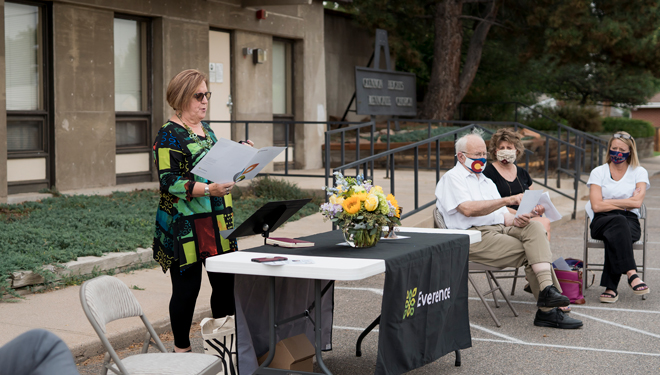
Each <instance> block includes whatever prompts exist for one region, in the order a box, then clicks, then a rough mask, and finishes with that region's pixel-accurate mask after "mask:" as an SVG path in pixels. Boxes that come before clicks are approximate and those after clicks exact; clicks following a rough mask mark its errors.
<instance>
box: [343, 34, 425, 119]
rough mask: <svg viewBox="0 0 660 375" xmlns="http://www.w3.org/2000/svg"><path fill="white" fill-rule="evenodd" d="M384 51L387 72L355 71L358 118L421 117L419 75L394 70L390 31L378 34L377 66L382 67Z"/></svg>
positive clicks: (375, 61)
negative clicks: (381, 56)
mask: <svg viewBox="0 0 660 375" xmlns="http://www.w3.org/2000/svg"><path fill="white" fill-rule="evenodd" d="M381 48H382V49H383V50H384V54H383V55H384V56H383V57H384V58H385V65H386V66H387V69H372V68H365V67H359V66H356V67H355V96H356V99H357V108H356V112H357V114H358V115H370V116H375V115H389V116H412V117H415V116H417V96H416V93H417V91H416V90H417V89H416V87H415V83H416V81H415V75H414V74H412V73H405V72H397V71H394V70H393V69H392V68H391V64H390V48H389V45H388V41H387V31H385V30H380V29H378V30H376V41H375V50H374V57H375V59H374V66H375V67H380V53H381Z"/></svg>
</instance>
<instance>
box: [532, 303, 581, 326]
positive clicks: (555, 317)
mask: <svg viewBox="0 0 660 375" xmlns="http://www.w3.org/2000/svg"><path fill="white" fill-rule="evenodd" d="M534 325H535V326H539V327H550V328H562V329H576V328H580V327H582V321H581V320H577V319H573V318H571V317H570V316H568V315H566V314H565V313H564V312H563V311H561V310H559V309H558V308H556V307H555V308H554V309H552V310H550V311H548V312H543V311H541V310H540V309H539V310H537V311H536V317H534Z"/></svg>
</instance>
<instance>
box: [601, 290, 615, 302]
mask: <svg viewBox="0 0 660 375" xmlns="http://www.w3.org/2000/svg"><path fill="white" fill-rule="evenodd" d="M599 298H600V302H602V303H614V302H616V301H618V300H619V293H618V292H617V291H616V290H615V291H614V294H612V293H611V292H603V294H601V295H600V297H599Z"/></svg>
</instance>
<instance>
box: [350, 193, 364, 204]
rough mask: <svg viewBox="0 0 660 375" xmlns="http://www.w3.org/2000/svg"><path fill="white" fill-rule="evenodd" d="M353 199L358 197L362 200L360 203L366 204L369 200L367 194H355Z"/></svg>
mask: <svg viewBox="0 0 660 375" xmlns="http://www.w3.org/2000/svg"><path fill="white" fill-rule="evenodd" d="M353 197H357V198H358V199H359V200H360V202H364V201H366V200H367V193H357V194H353Z"/></svg>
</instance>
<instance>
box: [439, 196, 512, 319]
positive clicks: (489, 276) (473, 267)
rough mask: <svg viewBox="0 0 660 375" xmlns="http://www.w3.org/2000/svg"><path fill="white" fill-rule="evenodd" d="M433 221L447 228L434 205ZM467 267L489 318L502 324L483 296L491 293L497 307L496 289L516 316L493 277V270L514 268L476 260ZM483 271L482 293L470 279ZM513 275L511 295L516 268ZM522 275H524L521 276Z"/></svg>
mask: <svg viewBox="0 0 660 375" xmlns="http://www.w3.org/2000/svg"><path fill="white" fill-rule="evenodd" d="M433 221H434V224H435V227H436V228H441V229H447V225H446V224H445V220H444V218H443V217H442V214H441V213H440V211H439V210H438V208H437V207H436V208H435V209H434V210H433ZM468 268H469V273H468V280H470V284H472V287H473V288H474V291H475V292H477V295H478V296H479V299H481V302H482V303H483V304H484V306H485V307H486V310H488V313H489V314H490V316H491V318H493V320H494V321H495V325H497V326H498V327H501V326H502V324H501V323H500V321H499V320H498V319H497V317H496V316H495V313H494V312H493V309H491V307H490V306H489V305H488V303H487V302H486V299H485V298H484V296H487V295H489V294H491V295H492V296H493V301H494V302H495V307H497V308H499V307H500V304H499V302H498V301H497V296H496V295H495V292H496V291H499V292H500V293H501V294H502V297H504V300H505V301H506V303H507V305H509V308H510V309H511V311H512V312H513V316H518V311H516V309H515V308H514V307H513V305H512V304H511V302H510V301H509V298H508V297H507V296H506V293H504V289H502V286H501V285H500V283H499V281H497V277H495V274H494V273H493V272H503V271H504V272H512V271H514V270H505V269H504V268H499V267H491V266H487V265H485V264H481V263H477V262H469V263H468ZM482 272H483V273H484V274H485V275H486V280H487V281H488V285H489V286H490V290H488V291H487V292H484V293H482V292H481V291H480V290H479V288H478V287H477V284H476V283H475V282H474V280H473V279H472V274H473V273H482ZM509 277H513V278H514V279H513V290H512V291H511V295H513V292H514V290H515V286H516V278H517V277H521V276H518V269H517V268H516V269H515V275H514V276H509ZM522 277H524V276H522Z"/></svg>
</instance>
